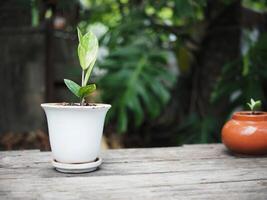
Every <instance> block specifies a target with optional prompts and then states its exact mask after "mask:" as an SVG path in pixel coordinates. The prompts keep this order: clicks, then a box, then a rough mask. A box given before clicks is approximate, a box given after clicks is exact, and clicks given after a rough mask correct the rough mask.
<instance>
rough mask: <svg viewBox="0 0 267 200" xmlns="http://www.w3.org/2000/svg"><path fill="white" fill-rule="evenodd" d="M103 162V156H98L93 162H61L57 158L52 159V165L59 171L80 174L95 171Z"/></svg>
mask: <svg viewBox="0 0 267 200" xmlns="http://www.w3.org/2000/svg"><path fill="white" fill-rule="evenodd" d="M101 164H102V158H97V159H96V160H95V161H93V162H88V163H77V164H70V163H61V162H58V161H56V160H52V165H53V166H54V167H55V168H56V170H57V171H59V172H63V173H71V174H79V173H86V172H92V171H95V170H96V169H97V168H98V167H99V166H100V165H101Z"/></svg>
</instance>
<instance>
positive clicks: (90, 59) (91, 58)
mask: <svg viewBox="0 0 267 200" xmlns="http://www.w3.org/2000/svg"><path fill="white" fill-rule="evenodd" d="M77 30H78V39H79V45H78V57H79V61H80V65H81V68H82V78H81V79H82V80H81V85H79V84H77V83H75V82H74V81H71V80H68V79H64V82H65V84H66V86H67V87H68V89H69V90H70V91H71V92H72V93H73V94H74V95H75V96H76V97H77V98H79V100H80V101H79V103H44V104H41V106H42V108H43V109H44V110H45V113H46V116H47V122H48V130H49V139H50V144H51V150H52V155H53V162H52V163H53V165H54V166H55V167H56V169H58V170H59V171H63V172H74V173H75V172H86V171H92V170H95V169H96V167H97V166H98V165H100V164H101V159H100V158H98V155H99V149H100V142H101V137H102V132H103V126H104V120H105V116H106V113H107V111H108V110H109V109H110V107H111V105H109V104H98V103H97V104H91V103H86V102H85V97H87V96H88V95H90V94H91V93H92V92H93V91H95V89H96V85H95V84H87V83H88V80H89V78H90V75H91V72H92V69H93V66H94V64H95V61H96V58H97V53H98V40H97V38H96V36H95V35H94V34H93V33H92V32H91V31H89V32H88V33H86V34H85V35H82V33H81V31H80V30H79V29H77Z"/></svg>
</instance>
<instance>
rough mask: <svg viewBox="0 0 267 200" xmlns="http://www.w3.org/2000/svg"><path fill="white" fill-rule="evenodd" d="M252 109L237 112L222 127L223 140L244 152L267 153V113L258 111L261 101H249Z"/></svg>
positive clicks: (232, 149) (233, 148) (230, 147)
mask: <svg viewBox="0 0 267 200" xmlns="http://www.w3.org/2000/svg"><path fill="white" fill-rule="evenodd" d="M248 106H249V107H250V111H241V112H235V113H234V114H233V116H232V119H230V120H229V121H228V122H227V123H226V124H225V125H224V126H223V129H222V142H223V143H224V144H225V146H226V147H228V148H229V149H230V150H231V151H233V152H236V153H242V154H265V153H267V113H266V112H262V111H256V110H257V109H259V108H260V107H261V101H254V100H253V99H251V102H250V103H248Z"/></svg>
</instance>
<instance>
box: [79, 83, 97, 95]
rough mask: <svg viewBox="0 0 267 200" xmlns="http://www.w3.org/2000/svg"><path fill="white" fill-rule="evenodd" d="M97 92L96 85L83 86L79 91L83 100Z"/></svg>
mask: <svg viewBox="0 0 267 200" xmlns="http://www.w3.org/2000/svg"><path fill="white" fill-rule="evenodd" d="M95 90H96V85H95V84H90V85H86V86H83V87H81V88H80V89H79V92H78V94H79V96H80V97H81V98H84V97H87V96H88V95H89V94H91V93H92V92H93V91H95Z"/></svg>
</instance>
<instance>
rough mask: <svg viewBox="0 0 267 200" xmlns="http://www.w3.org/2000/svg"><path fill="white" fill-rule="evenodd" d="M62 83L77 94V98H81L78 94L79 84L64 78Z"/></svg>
mask: <svg viewBox="0 0 267 200" xmlns="http://www.w3.org/2000/svg"><path fill="white" fill-rule="evenodd" d="M64 83H65V84H66V86H67V87H68V88H69V90H70V91H71V92H72V93H73V94H74V95H75V96H77V97H78V98H81V97H80V95H79V90H80V88H81V86H79V85H78V84H77V83H75V82H74V81H72V80H69V79H64Z"/></svg>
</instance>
